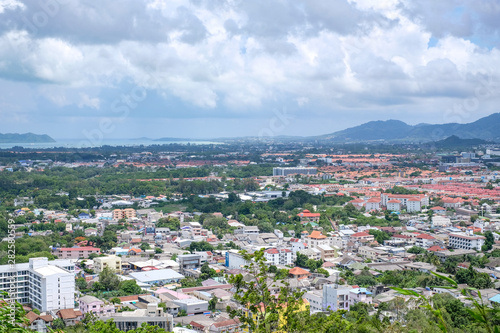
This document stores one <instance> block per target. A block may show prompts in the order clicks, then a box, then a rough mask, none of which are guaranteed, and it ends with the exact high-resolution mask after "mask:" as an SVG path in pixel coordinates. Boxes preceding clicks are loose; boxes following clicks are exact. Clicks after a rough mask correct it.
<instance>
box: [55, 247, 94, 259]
mask: <svg viewBox="0 0 500 333" xmlns="http://www.w3.org/2000/svg"><path fill="white" fill-rule="evenodd" d="M92 253H95V254H101V249H99V248H97V247H93V246H82V247H78V246H76V247H58V248H55V249H53V250H52V254H53V255H55V256H57V257H58V258H60V259H84V258H88V257H89V255H91V254H92Z"/></svg>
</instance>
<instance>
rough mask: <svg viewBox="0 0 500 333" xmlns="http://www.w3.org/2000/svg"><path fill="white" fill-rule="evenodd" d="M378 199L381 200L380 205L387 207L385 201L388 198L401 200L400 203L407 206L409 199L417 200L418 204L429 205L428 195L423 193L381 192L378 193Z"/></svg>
mask: <svg viewBox="0 0 500 333" xmlns="http://www.w3.org/2000/svg"><path fill="white" fill-rule="evenodd" d="M380 199H381V201H382V206H386V207H387V209H389V207H388V205H387V203H388V201H390V200H398V201H400V202H401V205H403V206H406V207H407V206H408V201H409V200H415V199H416V200H419V201H420V205H421V206H422V207H423V206H429V197H428V196H427V195H425V194H391V193H382V194H381V195H380Z"/></svg>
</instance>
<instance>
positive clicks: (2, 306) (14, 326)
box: [0, 291, 31, 333]
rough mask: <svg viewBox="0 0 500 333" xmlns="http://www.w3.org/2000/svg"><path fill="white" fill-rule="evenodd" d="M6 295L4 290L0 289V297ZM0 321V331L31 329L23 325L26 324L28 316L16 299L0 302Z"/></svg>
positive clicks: (25, 332) (22, 331)
mask: <svg viewBox="0 0 500 333" xmlns="http://www.w3.org/2000/svg"><path fill="white" fill-rule="evenodd" d="M7 296H8V294H7V293H6V292H4V291H0V298H6V297H7ZM7 304H8V305H7ZM0 323H1V324H0V333H10V332H20V333H29V332H31V330H29V329H25V328H24V327H23V326H24V325H26V324H28V318H26V312H25V311H24V309H23V306H22V305H21V304H20V303H19V302H17V301H14V302H12V303H0Z"/></svg>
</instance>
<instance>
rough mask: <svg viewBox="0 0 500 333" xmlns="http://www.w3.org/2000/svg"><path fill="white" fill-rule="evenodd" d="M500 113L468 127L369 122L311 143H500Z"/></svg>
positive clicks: (450, 124)
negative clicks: (449, 140)
mask: <svg viewBox="0 0 500 333" xmlns="http://www.w3.org/2000/svg"><path fill="white" fill-rule="evenodd" d="M499 129H500V113H494V114H491V115H489V116H487V117H484V118H481V119H479V120H476V121H475V122H472V123H468V124H458V123H448V124H418V125H415V126H411V125H408V124H406V123H404V122H402V121H399V120H386V121H380V120H379V121H370V122H368V123H365V124H362V125H359V126H356V127H351V128H348V129H345V130H342V131H338V132H335V133H331V134H326V135H321V136H317V137H312V138H311V139H314V140H320V141H324V140H326V141H333V142H339V143H340V142H368V141H389V142H428V141H439V140H443V139H446V138H448V137H450V136H457V137H459V138H461V139H482V140H489V141H494V142H500V130H499Z"/></svg>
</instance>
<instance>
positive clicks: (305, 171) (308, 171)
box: [273, 167, 318, 176]
mask: <svg viewBox="0 0 500 333" xmlns="http://www.w3.org/2000/svg"><path fill="white" fill-rule="evenodd" d="M317 172H318V170H317V168H309V167H304V168H299V167H296V168H283V167H277V168H273V176H288V175H296V174H298V175H315V174H316V173H317Z"/></svg>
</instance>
